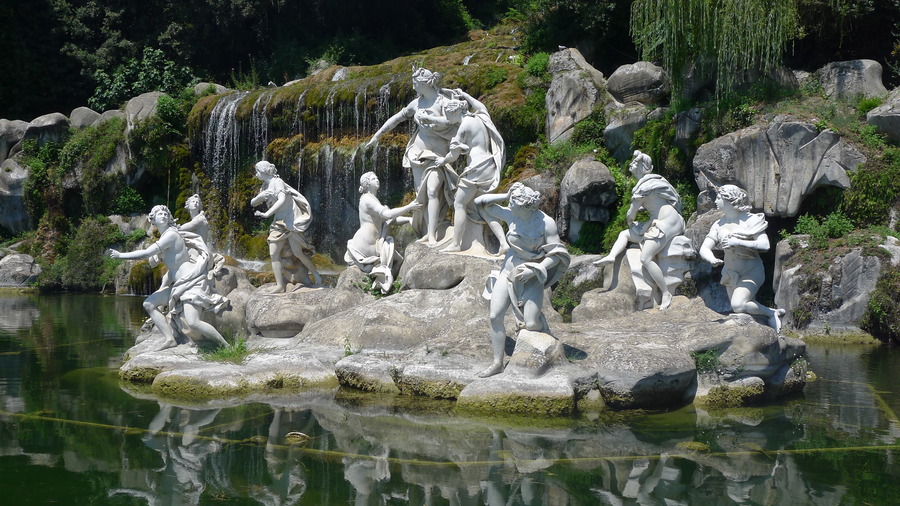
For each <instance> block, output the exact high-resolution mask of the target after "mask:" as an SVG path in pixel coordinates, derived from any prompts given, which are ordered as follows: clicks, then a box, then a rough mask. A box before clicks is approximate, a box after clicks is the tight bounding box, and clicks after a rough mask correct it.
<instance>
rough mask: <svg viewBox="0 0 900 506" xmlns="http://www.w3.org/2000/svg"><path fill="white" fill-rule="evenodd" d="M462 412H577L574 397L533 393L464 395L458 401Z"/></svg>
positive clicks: (536, 414)
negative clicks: (533, 394)
mask: <svg viewBox="0 0 900 506" xmlns="http://www.w3.org/2000/svg"><path fill="white" fill-rule="evenodd" d="M456 405H457V408H458V409H459V410H460V411H462V412H476V413H477V412H500V413H529V414H532V415H535V416H540V415H550V416H564V415H571V414H572V413H574V412H575V399H574V398H573V397H550V396H536V395H535V396H532V395H519V394H507V395H498V394H494V395H486V396H471V397H462V398H460V399H459V400H458V401H457V402H456Z"/></svg>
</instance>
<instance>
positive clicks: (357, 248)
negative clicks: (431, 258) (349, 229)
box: [344, 172, 422, 293]
mask: <svg viewBox="0 0 900 506" xmlns="http://www.w3.org/2000/svg"><path fill="white" fill-rule="evenodd" d="M378 188H379V181H378V176H376V175H375V173H374V172H366V173H365V174H363V175H362V176H361V177H360V178H359V193H361V194H362V195H361V196H360V197H359V230H357V231H356V233H355V234H354V235H353V238H352V239H350V240H349V241H347V253H345V254H344V261H345V262H347V263H348V264H349V265H354V266H356V267H358V268H359V269H360V270H361V271H363V272H364V273H366V274H369V275H370V276H372V277H374V280H373V282H372V288H373V289H379V290H381V293H387V292H389V291H390V290H391V285H392V284H393V283H394V276H396V274H397V271H398V270H399V267H400V262H401V261H403V256H402V255H401V254H400V252H398V251H396V250H395V248H394V238H393V237H391V236H390V235H388V227H389V226H390V225H391V223H393V222H395V221H396V222H406V223H409V222H410V221H411V220H410V219H409V218H401V216H402V215H404V214H406V213H407V212H409V211H414V210H417V209H421V208H422V204H421V203H420V202H418V201H413V202H412V203H410V204H407V205H405V206H402V207H397V208H394V209H391V208H390V207H387V206H385V205H382V203H381V201H379V200H378V197H377V196H376V193H377V192H378Z"/></svg>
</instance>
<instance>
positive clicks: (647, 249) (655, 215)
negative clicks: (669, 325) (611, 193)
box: [594, 151, 684, 311]
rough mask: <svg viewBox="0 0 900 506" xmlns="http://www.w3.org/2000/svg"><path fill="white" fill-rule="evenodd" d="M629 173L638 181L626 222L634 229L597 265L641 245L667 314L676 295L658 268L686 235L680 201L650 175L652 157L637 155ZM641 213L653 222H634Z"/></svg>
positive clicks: (668, 186)
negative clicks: (667, 250) (665, 252)
mask: <svg viewBox="0 0 900 506" xmlns="http://www.w3.org/2000/svg"><path fill="white" fill-rule="evenodd" d="M628 169H629V170H630V171H631V173H632V174H633V175H634V177H635V178H637V180H638V182H637V184H635V185H634V189H632V191H631V205H630V206H629V207H628V214H627V217H626V221H627V222H628V223H631V224H632V225H631V226H630V227H629V228H628V229H626V230H623V231H622V232H620V233H619V237H618V238H616V242H615V243H614V244H613V247H612V248H611V249H610V251H609V254H607V255H606V256H605V257H603V258H601V259H600V260H597V261H596V262H594V263H595V264H597V265H602V264H607V263H612V262H615V260H616V258H617V257H618V256H619V255H621V254H622V253H623V252H624V251H625V249H626V248H627V247H628V243H637V244H639V245H640V248H641V256H640V260H641V265H642V266H643V269H644V270H645V271H646V273H647V274H648V275H649V277H650V280H651V281H652V282H653V284H654V285H656V289H658V290H659V291H660V294H661V300H660V303H659V309H660V311H665V310H666V309H668V308H669V306H670V305H671V303H672V296H673V293H672V291H671V290H670V283H668V282H667V281H666V273H665V272H664V271H663V269H662V268H661V267H660V265H659V258H658V255H659V254H660V253H661V252H662V251H663V250H664V249H665V248H666V247H667V246H668V245H669V244H670V243H671V242H672V240H673V239H674V238H675V237H677V236H679V235H681V234H682V232H684V218H682V216H681V197H680V196H679V195H678V192H677V191H675V188H674V187H673V186H672V185H671V184H670V183H669V182H668V181H667V180H666V178H664V177H662V176H660V175H659V174H652V173H651V172H652V171H653V162H652V160H651V159H650V156H648V155H646V154H644V153H641V152H640V151H635V152H634V159H633V160H632V161H631V164H630V165H629V166H628ZM641 209H644V210H646V211H647V212H648V213H650V219H649V220H647V221H644V222H635V221H634V220H635V219H636V218H637V213H638V211H640V210H641Z"/></svg>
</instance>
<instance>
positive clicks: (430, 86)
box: [366, 67, 457, 245]
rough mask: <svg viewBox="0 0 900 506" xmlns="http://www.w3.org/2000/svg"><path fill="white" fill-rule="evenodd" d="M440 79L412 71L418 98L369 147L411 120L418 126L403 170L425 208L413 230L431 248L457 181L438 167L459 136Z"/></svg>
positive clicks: (449, 171)
mask: <svg viewBox="0 0 900 506" xmlns="http://www.w3.org/2000/svg"><path fill="white" fill-rule="evenodd" d="M439 78H440V75H439V74H438V73H436V72H431V71H430V70H428V69H425V68H421V67H413V73H412V85H413V89H414V90H415V91H416V98H414V99H413V100H412V101H411V102H410V103H409V104H407V105H406V107H404V108H403V109H401V110H400V112H398V113H397V114H394V115H393V116H391V117H390V118H388V120H387V121H385V122H384V124H383V125H382V126H381V128H379V129H378V131H377V132H375V134H374V135H373V136H372V138H371V139H370V140H369V142H368V143H367V144H366V146H371V145H373V144H375V143H376V142H378V139H379V138H380V137H381V136H382V135H383V134H384V133H385V132H388V131H390V130H393V129H394V128H395V127H397V126H398V125H400V123H403V122H404V121H406V120H408V119H411V120H413V122H414V123H415V125H416V128H415V131H414V133H413V135H412V137H410V139H409V143H408V144H407V145H406V151H405V152H404V153H403V167H406V168H409V169H411V171H412V176H413V186H414V187H415V189H416V195H417V200H419V201H420V202H422V203H423V204H425V213H424V215H423V213H418V212H417V213H415V214H414V215H413V227H414V228H415V229H416V233H417V234H418V235H419V237H422V238H423V239H424V240H426V241H427V242H428V244H432V245H433V244H436V243H437V241H438V238H437V234H438V228H439V227H440V226H441V224H442V223H443V222H444V217H445V216H446V214H447V210H448V209H449V202H452V200H453V192H454V190H455V189H456V180H457V176H456V173H455V172H453V170H452V169H451V168H450V167H449V166H447V165H443V164H437V163H435V159H436V158H438V157H442V156H446V155H447V153H448V152H449V151H450V139H451V138H452V137H453V135H454V134H455V133H456V125H451V124H450V123H449V122H448V121H447V118H446V115H445V112H444V106H445V104H446V102H447V101H448V100H450V99H451V98H452V92H451V91H450V90H448V89H441V88H439V87H438V85H437V82H438V79H439Z"/></svg>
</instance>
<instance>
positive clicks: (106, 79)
mask: <svg viewBox="0 0 900 506" xmlns="http://www.w3.org/2000/svg"><path fill="white" fill-rule="evenodd" d="M94 80H96V81H97V88H95V89H94V95H93V96H92V97H91V98H89V99H88V105H90V106H91V108H92V109H94V110H97V111H105V110H107V109H110V108H113V107H118V106H119V104H121V103H122V102H124V101H125V100H128V99H129V98H131V97H134V96H137V95H140V94H141V93H146V92H149V91H156V90H159V91H163V92H165V93H178V92H179V91H181V90H182V89H184V88H185V87H186V86H188V85H189V84H190V83H192V82H193V81H194V77H193V75H192V72H191V69H190V68H188V67H186V66H184V65H178V64H177V63H175V62H173V61H172V60H167V59H166V55H165V53H163V52H162V50H160V49H154V48H152V47H145V48H144V52H143V54H142V55H141V59H140V60H138V59H136V58H132V59H130V60H128V61H127V62H126V63H125V64H124V65H120V66H119V67H118V68H116V69H115V70H114V71H113V72H112V74H109V73H107V72H105V71H103V70H99V71H97V72H96V73H95V74H94Z"/></svg>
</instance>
